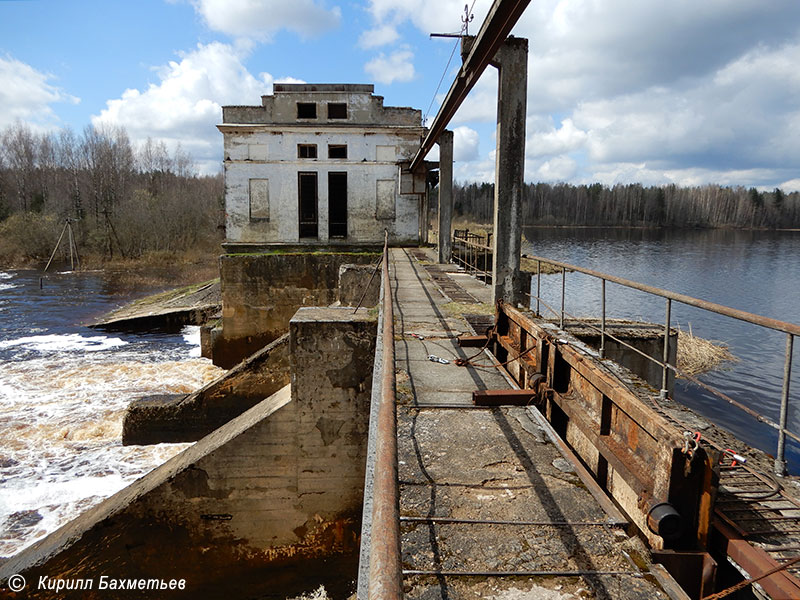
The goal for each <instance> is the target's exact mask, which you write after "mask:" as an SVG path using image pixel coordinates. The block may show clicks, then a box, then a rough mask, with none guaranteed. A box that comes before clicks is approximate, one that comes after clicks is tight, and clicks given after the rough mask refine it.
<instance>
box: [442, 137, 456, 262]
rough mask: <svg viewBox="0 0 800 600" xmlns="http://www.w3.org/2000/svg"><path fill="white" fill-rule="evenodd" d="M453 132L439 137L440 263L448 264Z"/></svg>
mask: <svg viewBox="0 0 800 600" xmlns="http://www.w3.org/2000/svg"><path fill="white" fill-rule="evenodd" d="M452 226H453V132H452V131H450V130H448V129H445V130H444V131H443V132H442V135H440V136H439V230H438V231H439V237H438V240H439V241H438V246H439V263H440V264H447V263H449V262H450V258H451V255H452V244H453V240H452V238H451V237H450V232H451V229H452Z"/></svg>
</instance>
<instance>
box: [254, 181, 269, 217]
mask: <svg viewBox="0 0 800 600" xmlns="http://www.w3.org/2000/svg"><path fill="white" fill-rule="evenodd" d="M250 220H251V221H269V179H251V180H250Z"/></svg>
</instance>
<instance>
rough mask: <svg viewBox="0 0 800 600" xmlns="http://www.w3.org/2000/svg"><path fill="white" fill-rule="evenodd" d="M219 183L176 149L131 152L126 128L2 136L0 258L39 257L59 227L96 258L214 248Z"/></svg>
mask: <svg viewBox="0 0 800 600" xmlns="http://www.w3.org/2000/svg"><path fill="white" fill-rule="evenodd" d="M223 205H224V186H223V182H222V175H216V176H211V177H207V176H203V177H201V176H198V175H196V174H195V173H194V172H193V165H192V161H191V158H190V157H189V156H188V155H187V154H186V153H184V152H183V151H182V150H181V149H180V148H178V149H177V150H176V151H175V152H173V153H171V154H170V153H169V152H168V151H167V148H166V146H165V145H164V143H163V142H154V141H152V140H149V139H148V141H147V142H146V143H144V144H143V145H141V147H138V148H134V146H133V145H132V144H131V142H130V139H129V138H128V135H127V133H126V132H125V130H124V129H122V128H118V127H92V126H89V127H86V128H85V129H84V130H83V132H82V133H81V134H79V135H78V134H75V133H74V132H73V131H72V130H70V129H64V130H61V131H58V132H49V133H36V132H34V131H32V130H31V129H30V128H29V127H27V126H26V125H23V124H21V123H17V124H15V125H13V126H11V127H9V128H7V129H5V130H3V131H0V260H2V261H3V262H6V263H8V262H14V261H21V260H22V261H24V260H31V259H42V258H46V257H47V256H48V255H49V254H50V252H52V250H53V248H54V246H55V243H56V240H57V239H58V235H59V233H60V232H61V230H62V229H63V226H64V223H65V221H66V219H72V220H74V222H73V230H74V232H75V235H76V237H77V245H78V248H79V250H80V251H81V252H83V253H84V254H89V255H94V256H95V257H106V258H113V257H116V256H123V257H138V256H141V255H142V254H145V253H147V252H151V251H169V252H174V251H184V250H193V249H197V248H201V247H206V248H207V247H210V246H211V245H214V246H216V245H217V244H219V242H220V240H221V238H222V233H221V231H220V229H219V226H220V224H221V221H222V217H221V215H222V211H223Z"/></svg>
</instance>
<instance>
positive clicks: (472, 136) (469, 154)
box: [453, 126, 480, 162]
mask: <svg viewBox="0 0 800 600" xmlns="http://www.w3.org/2000/svg"><path fill="white" fill-rule="evenodd" d="M479 144H480V136H479V135H478V132H477V131H475V130H474V129H471V128H469V127H465V126H461V127H456V128H455V129H454V130H453V160H454V161H456V162H463V161H470V160H477V158H478V147H479Z"/></svg>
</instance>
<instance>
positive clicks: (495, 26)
mask: <svg viewBox="0 0 800 600" xmlns="http://www.w3.org/2000/svg"><path fill="white" fill-rule="evenodd" d="M528 4H530V0H495V2H494V4H493V5H492V8H490V9H489V14H488V15H486V19H484V21H483V25H481V30H480V31H479V32H478V35H477V36H475V40H474V41H473V43H472V47H471V48H470V51H469V54H468V55H467V58H466V59H465V60H464V63H463V64H462V65H461V70H460V71H459V73H458V76H457V77H456V79H455V81H453V85H451V86H450V91H449V92H447V97H446V98H445V100H444V103H443V104H442V106H441V107H440V108H439V112H438V113H437V114H436V117H435V118H434V119H433V123H431V126H430V128H429V129H428V133H427V135H426V136H425V138H424V139H423V140H422V145H421V146H420V148H419V150H418V151H417V154H416V155H415V156H414V159H413V160H412V161H411V165H410V167H409V170H410V171H416V169H417V168H418V167H419V165H420V164H421V163H422V161H423V159H424V158H425V155H426V154H427V153H428V152H429V151H430V149H431V148H433V145H434V144H435V143H436V141H437V140H438V139H439V136H440V135H441V133H442V131H444V129H445V127H447V124H448V123H449V122H450V119H452V118H453V115H454V114H455V113H456V111H457V110H458V107H459V106H461V103H462V102H463V101H464V99H465V98H466V97H467V94H469V92H470V90H471V89H472V88H473V87H474V86H475V83H477V81H478V79H479V78H480V76H481V75H482V74H483V71H484V69H486V66H487V65H488V64H489V63H490V62H491V60H492V58H494V55H495V54H497V50H498V49H499V48H500V45H501V44H502V43H503V42H504V41H505V39H506V37H508V34H509V33H511V30H512V29H513V28H514V25H516V23H517V21H518V20H519V18H520V16H521V15H522V13H523V12H525V9H526V8H527V7H528Z"/></svg>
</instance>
